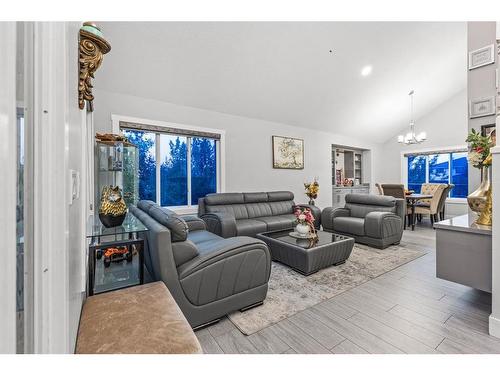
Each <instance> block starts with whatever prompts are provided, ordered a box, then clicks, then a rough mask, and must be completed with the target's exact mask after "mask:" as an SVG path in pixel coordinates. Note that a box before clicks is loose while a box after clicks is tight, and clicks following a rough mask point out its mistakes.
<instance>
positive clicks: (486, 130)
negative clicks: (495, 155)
mask: <svg viewBox="0 0 500 375" xmlns="http://www.w3.org/2000/svg"><path fill="white" fill-rule="evenodd" d="M481 135H483V136H485V137H491V140H492V142H493V143H494V144H495V145H496V140H497V131H496V125H495V124H489V125H483V126H481Z"/></svg>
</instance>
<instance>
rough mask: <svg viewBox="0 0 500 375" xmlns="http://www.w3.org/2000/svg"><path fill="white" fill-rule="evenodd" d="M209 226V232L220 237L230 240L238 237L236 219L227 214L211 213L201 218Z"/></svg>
mask: <svg viewBox="0 0 500 375" xmlns="http://www.w3.org/2000/svg"><path fill="white" fill-rule="evenodd" d="M200 218H201V219H202V220H203V221H204V222H205V224H206V225H207V230H208V231H209V232H212V233H214V234H216V235H218V236H221V237H224V238H229V237H235V236H236V219H235V218H234V216H233V215H231V214H228V213H226V212H210V213H205V214H203V215H201V217H200Z"/></svg>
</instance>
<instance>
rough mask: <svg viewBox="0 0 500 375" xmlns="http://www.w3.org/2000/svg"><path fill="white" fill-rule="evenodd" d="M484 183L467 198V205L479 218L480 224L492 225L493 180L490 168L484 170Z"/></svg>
mask: <svg viewBox="0 0 500 375" xmlns="http://www.w3.org/2000/svg"><path fill="white" fill-rule="evenodd" d="M481 174H482V181H481V184H480V185H479V187H478V188H477V189H476V190H475V191H473V192H472V193H470V194H469V195H468V196H467V203H468V204H469V207H470V209H471V210H472V211H474V212H476V213H477V214H478V215H479V217H478V219H477V220H476V222H477V223H478V224H482V225H491V206H492V204H491V178H490V170H489V168H488V167H483V168H482V173H481Z"/></svg>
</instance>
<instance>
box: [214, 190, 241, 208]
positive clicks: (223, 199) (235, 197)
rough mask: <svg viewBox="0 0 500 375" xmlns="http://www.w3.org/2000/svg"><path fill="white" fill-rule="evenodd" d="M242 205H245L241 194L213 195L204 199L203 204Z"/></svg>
mask: <svg viewBox="0 0 500 375" xmlns="http://www.w3.org/2000/svg"><path fill="white" fill-rule="evenodd" d="M242 203H245V199H244V198H243V193H213V194H207V196H206V197H205V204H206V205H208V206H218V205H223V204H242Z"/></svg>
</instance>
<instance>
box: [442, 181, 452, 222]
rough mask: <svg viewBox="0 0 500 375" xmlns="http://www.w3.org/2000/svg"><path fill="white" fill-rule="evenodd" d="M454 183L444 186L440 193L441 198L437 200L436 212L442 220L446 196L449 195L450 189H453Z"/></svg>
mask: <svg viewBox="0 0 500 375" xmlns="http://www.w3.org/2000/svg"><path fill="white" fill-rule="evenodd" d="M454 187H455V185H453V184H448V185H447V186H446V188H445V189H444V191H443V194H441V200H440V201H439V205H438V213H439V220H444V219H445V209H446V198H448V196H449V195H450V191H451V189H453V188H454Z"/></svg>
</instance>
